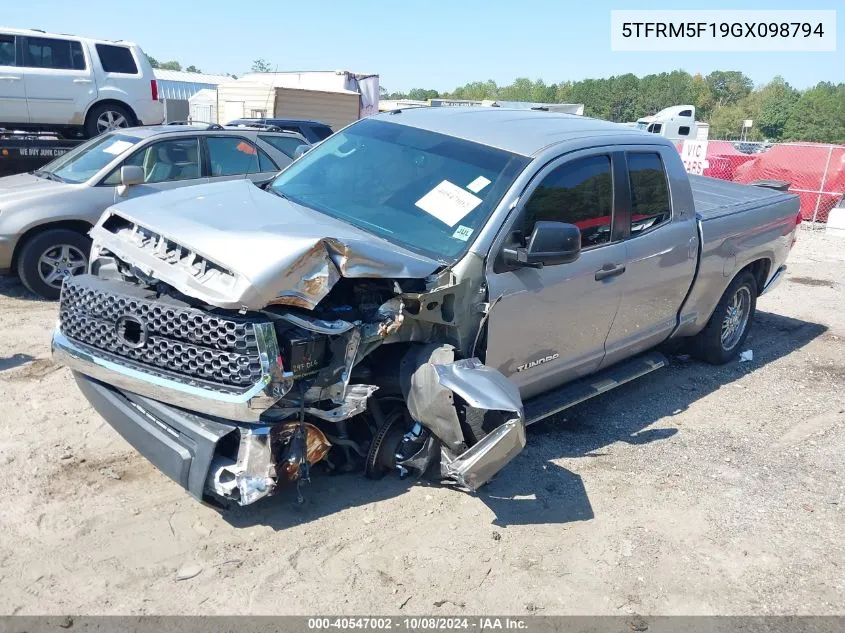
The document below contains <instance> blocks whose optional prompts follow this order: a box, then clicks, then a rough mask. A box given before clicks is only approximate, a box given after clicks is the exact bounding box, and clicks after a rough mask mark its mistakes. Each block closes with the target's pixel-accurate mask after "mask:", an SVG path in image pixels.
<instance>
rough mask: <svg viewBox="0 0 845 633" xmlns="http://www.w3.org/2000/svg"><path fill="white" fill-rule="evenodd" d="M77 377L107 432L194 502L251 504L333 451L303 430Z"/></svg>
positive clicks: (323, 439) (304, 427)
mask: <svg viewBox="0 0 845 633" xmlns="http://www.w3.org/2000/svg"><path fill="white" fill-rule="evenodd" d="M74 377H75V378H76V382H77V384H78V385H79V389H80V390H81V391H82V393H83V395H84V396H85V397H86V398H87V399H88V401H89V402H90V403H91V405H92V406H93V407H94V409H95V410H96V411H97V413H99V414H100V415H101V416H103V418H105V419H106V420H107V421H108V422H109V424H110V425H111V426H112V428H114V429H115V430H116V431H117V432H118V433H120V435H121V436H123V438H124V439H125V440H126V441H127V442H129V443H130V444H131V445H132V446H133V447H134V448H135V449H136V450H137V451H138V452H139V453H141V455H143V456H144V457H145V458H147V459H148V460H149V461H150V462H152V463H153V465H155V466H156V467H157V468H158V469H159V470H161V471H162V472H163V473H164V474H165V475H167V476H168V477H170V478H171V479H172V480H173V481H175V482H176V483H178V484H179V485H180V486H182V487H183V488H185V489H186V490H187V491H188V492H189V493H190V494H191V496H193V497H195V498H197V499H199V500H206V501H213V500H215V496H216V497H219V498H222V499H225V500H227V501H233V502H235V503H237V504H239V505H247V504H250V503H254V502H255V501H258V500H259V499H261V498H263V497H266V496H268V495H270V494H271V493H272V492H273V491H274V490H275V488H276V486H277V483H278V482H285V481H288V482H293V481H296V480H297V479H299V478H300V477H302V476H303V473H304V474H305V475H306V476H307V467H308V466H310V465H311V464H314V463H316V462H318V461H319V460H321V459H322V458H323V457H324V456H325V454H326V451H328V449H329V446H330V444H329V442H328V440H326V437H325V436H324V435H323V434H322V433H321V432H320V430H319V429H317V428H316V427H315V426H313V425H310V424H307V423H305V424H303V425H300V424H299V423H297V422H292V423H285V424H274V425H270V426H265V425H260V424H238V423H233V422H229V421H225V420H220V419H219V418H212V417H208V416H203V415H198V414H195V413H190V412H187V411H184V410H181V409H177V408H175V407H172V406H169V405H166V404H163V403H161V402H157V401H155V400H150V399H149V398H145V397H143V396H138V395H135V394H132V393H128V392H123V391H119V390H117V389H115V388H113V387H110V386H108V385H106V384H104V383H101V382H99V381H97V380H94V379H92V378H89V377H88V376H85V375H83V374H80V373H78V372H74ZM304 465H306V466H305V467H304V468H303V466H304ZM218 502H219V500H218Z"/></svg>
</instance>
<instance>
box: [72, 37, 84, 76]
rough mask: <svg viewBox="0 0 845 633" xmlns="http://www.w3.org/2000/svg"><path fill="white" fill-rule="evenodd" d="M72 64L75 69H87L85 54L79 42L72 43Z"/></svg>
mask: <svg viewBox="0 0 845 633" xmlns="http://www.w3.org/2000/svg"><path fill="white" fill-rule="evenodd" d="M70 65H71V66H72V67H73V69H74V70H85V54H84V53H83V52H82V44H80V43H79V42H71V43H70Z"/></svg>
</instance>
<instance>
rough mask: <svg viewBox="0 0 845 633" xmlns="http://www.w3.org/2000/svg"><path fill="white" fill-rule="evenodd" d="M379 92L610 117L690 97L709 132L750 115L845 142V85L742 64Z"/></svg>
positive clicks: (767, 134)
mask: <svg viewBox="0 0 845 633" xmlns="http://www.w3.org/2000/svg"><path fill="white" fill-rule="evenodd" d="M381 98H382V99H414V100H426V99H437V98H449V99H470V100H487V99H489V100H502V101H530V102H535V103H583V104H584V114H585V115H586V116H591V117H596V118H599V119H606V120H609V121H617V122H627V121H636V120H637V119H639V118H640V117H643V116H648V115H651V114H655V113H656V112H657V111H659V110H662V109H663V108H666V107H668V106H672V105H683V104H692V105H694V106H695V108H696V118H697V119H698V120H699V121H704V122H707V123H709V124H710V138H723V139H736V138H739V137H740V135H741V134H742V124H743V121H745V120H746V119H751V120H752V121H753V127H752V128H751V129H750V130H749V131H748V132H747V138H748V139H750V140H772V141H818V142H823V143H845V84H843V83H839V84H833V83H831V82H826V81H823V82H820V83H818V84H817V85H815V86H813V87H812V88H808V89H807V90H803V91H799V90H796V89H795V88H793V87H792V86H790V85H789V83H788V82H786V81H785V80H784V79H783V77H780V76H777V77H775V78H774V79H772V81H770V82H769V83H767V84H764V85H762V86H759V87H756V88H755V86H754V82H753V81H752V80H751V79H750V78H749V77H747V76H746V75H744V74H743V73H741V72H739V71H734V70H728V71H724V70H717V71H713V72H712V73H710V74H708V75H705V76H702V75H700V74H695V75H691V74H689V73H688V72H686V71H683V70H675V71H672V72H668V73H659V74H652V75H645V76H644V77H637V76H636V75H634V74H630V73H629V74H625V75H618V76H613V77H609V78H606V79H583V80H581V81H563V82H560V83H557V84H554V83H553V84H546V83H545V82H544V81H543V80H542V79H537V80H531V79H528V78H525V77H522V78H519V79H516V80H515V81H514V82H513V83H512V84H510V85H506V86H499V85H497V84H496V82H495V81H493V80H492V79H489V80H487V81H474V82H470V83H468V84H466V85H464V86H460V87H458V88H455V89H454V90H453V91H451V92H446V93H440V92H438V91H436V90H430V89H424V88H414V89H413V90H410V91H408V92H407V93H403V92H393V93H388V92H387V91H386V90H382V94H381Z"/></svg>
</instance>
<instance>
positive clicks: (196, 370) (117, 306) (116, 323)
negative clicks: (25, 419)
mask: <svg viewBox="0 0 845 633" xmlns="http://www.w3.org/2000/svg"><path fill="white" fill-rule="evenodd" d="M59 327H60V329H61V331H62V333H63V334H64V335H65V336H67V337H68V338H69V339H72V340H73V341H76V342H77V343H80V344H83V345H85V346H87V347H89V348H94V349H97V350H101V351H103V352H106V353H108V354H111V355H113V356H115V357H117V358H118V359H122V360H123V361H124V362H128V363H130V364H138V365H141V366H146V367H148V368H149V370H150V371H151V373H155V374H160V373H162V372H164V373H165V375H168V376H169V377H170V378H173V379H176V380H178V381H183V382H193V381H201V382H204V383H211V384H212V385H218V386H219V385H226V386H229V387H248V386H252V385H254V384H256V383H257V382H258V381H259V380H260V379H261V377H262V366H261V356H260V352H259V346H258V343H257V341H256V336H255V329H254V324H253V322H251V321H250V320H248V319H246V318H239V317H233V316H228V315H226V316H223V315H216V314H213V313H208V312H204V311H202V310H198V309H196V308H192V307H189V306H185V305H184V304H179V303H178V302H176V301H172V300H169V299H168V298H167V297H165V298H162V299H157V298H155V297H154V296H152V293H145V292H143V291H142V290H141V289H139V288H137V287H135V286H131V285H129V284H124V283H122V282H115V281H104V280H101V279H97V278H95V277H91V276H88V275H83V276H80V277H71V278H68V279H67V280H66V281H65V283H64V286H63V288H62V297H61V305H60V309H59Z"/></svg>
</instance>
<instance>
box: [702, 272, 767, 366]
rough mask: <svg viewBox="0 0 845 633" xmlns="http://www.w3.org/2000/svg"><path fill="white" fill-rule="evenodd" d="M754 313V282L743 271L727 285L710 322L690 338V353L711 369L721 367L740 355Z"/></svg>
mask: <svg viewBox="0 0 845 633" xmlns="http://www.w3.org/2000/svg"><path fill="white" fill-rule="evenodd" d="M756 310H757V280H756V279H755V278H754V275H752V274H751V272H749V271H747V270H745V271H743V272H741V273H740V274H739V275H737V276H736V277H735V278H734V280H733V281H732V282H731V283H730V285H729V286H728V288H727V290H725V293H724V294H723V295H722V298H721V299H720V300H719V303H718V305H717V306H716V309H715V310H714V311H713V314H712V316H711V317H710V320H709V321H708V322H707V325H706V326H705V328H704V329H703V330H701V332H699V333H698V334H697V335H696V336H695V337H693V339H692V342H691V349H690V351H691V352H692V354H693V355H694V356H695V357H696V358H699V359H701V360H703V361H705V362H708V363H710V364H711V365H724V364H725V363H727V362H729V361H731V360H733V359H734V358H736V357H737V356H738V355H739V352H740V350H741V349H742V346H743V344H744V343H745V339H746V338H748V332H749V331H750V329H751V320H752V319H753V318H754V313H755V312H756Z"/></svg>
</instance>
